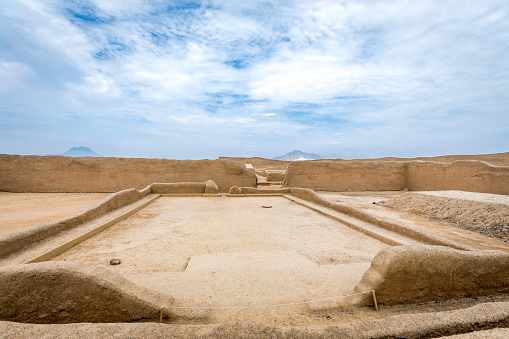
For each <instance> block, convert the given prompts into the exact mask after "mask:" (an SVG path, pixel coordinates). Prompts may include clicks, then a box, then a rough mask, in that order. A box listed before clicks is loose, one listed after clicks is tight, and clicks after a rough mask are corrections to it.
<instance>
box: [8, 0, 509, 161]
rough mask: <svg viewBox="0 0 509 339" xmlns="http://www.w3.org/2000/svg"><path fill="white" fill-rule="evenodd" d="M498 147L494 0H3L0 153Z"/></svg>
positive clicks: (506, 84)
mask: <svg viewBox="0 0 509 339" xmlns="http://www.w3.org/2000/svg"><path fill="white" fill-rule="evenodd" d="M81 145H83V146H89V147H90V148H92V149H93V150H94V151H96V152H97V153H100V154H103V155H106V156H124V157H158V158H173V159H202V158H212V159H213V158H217V157H218V156H261V157H268V158H272V157H274V156H277V155H281V154H284V153H287V152H289V151H292V150H294V149H300V150H302V151H307V152H312V153H318V154H320V155H322V156H324V157H345V158H352V157H382V156H401V157H413V156H433V155H442V154H478V153H497V152H507V151H509V147H508V146H509V2H507V1H505V0H503V1H495V0H485V1H477V0H476V1H474V0H461V1H459V0H458V1H456V0H449V1H438V0H427V1H404V0H388V1H376V2H375V1H362V0H358V1H349V0H346V1H245V2H242V1H230V0H223V1H162V0H159V1H155V0H154V1H148V0H132V1H123V0H109V1H106V0H101V1H100V0H86V1H85V0H79V1H58V0H45V1H38V0H10V1H2V2H1V3H0V153H12V154H60V153H63V152H64V151H66V150H67V149H69V148H70V147H72V146H81Z"/></svg>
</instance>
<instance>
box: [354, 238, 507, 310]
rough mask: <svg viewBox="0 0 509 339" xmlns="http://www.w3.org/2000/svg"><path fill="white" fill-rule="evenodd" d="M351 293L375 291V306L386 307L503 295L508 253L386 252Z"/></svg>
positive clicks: (407, 249) (408, 248)
mask: <svg viewBox="0 0 509 339" xmlns="http://www.w3.org/2000/svg"><path fill="white" fill-rule="evenodd" d="M355 290H356V291H357V292H361V291H369V290H375V291H376V297H377V301H378V302H379V303H381V304H385V305H397V304H407V303H419V302H425V301H432V300H446V299H452V298H461V297H467V296H481V295H490V294H500V293H507V292H509V254H508V253H505V252H502V251H487V250H477V251H461V250H456V249H452V248H448V247H442V246H416V245H412V246H396V247H390V248H386V249H383V250H381V251H380V252H378V254H377V255H376V256H375V257H374V258H373V260H372V261H371V267H370V268H369V269H368V270H367V271H366V273H364V276H363V277H362V279H361V281H360V282H359V284H358V285H357V286H356V287H355Z"/></svg>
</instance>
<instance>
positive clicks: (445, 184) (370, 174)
mask: <svg viewBox="0 0 509 339" xmlns="http://www.w3.org/2000/svg"><path fill="white" fill-rule="evenodd" d="M286 186H287V187H302V188H311V189H313V190H318V191H320V190H324V191H325V190H328V191H337V192H344V191H398V190H404V189H405V188H407V189H408V190H410V191H437V190H461V191H467V192H480V193H493V194H509V167H507V166H505V167H504V166H493V165H490V164H488V163H485V162H482V161H476V160H460V161H454V162H449V163H447V162H431V161H428V162H427V161H410V162H403V161H399V162H396V161H294V162H292V163H291V164H290V166H289V168H288V173H287V175H286Z"/></svg>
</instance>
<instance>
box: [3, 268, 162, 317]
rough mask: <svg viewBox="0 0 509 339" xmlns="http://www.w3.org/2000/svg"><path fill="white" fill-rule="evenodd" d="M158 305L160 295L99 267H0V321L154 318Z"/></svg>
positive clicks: (156, 314) (157, 314)
mask: <svg viewBox="0 0 509 339" xmlns="http://www.w3.org/2000/svg"><path fill="white" fill-rule="evenodd" d="M165 302H166V303H167V302H168V301H165ZM161 304H164V303H163V301H162V300H161V299H160V297H158V296H155V295H153V294H151V293H150V292H149V291H148V290H145V289H144V288H141V287H140V286H138V285H135V284H134V283H132V282H130V281H129V280H127V279H125V278H124V277H122V276H121V275H119V274H118V273H116V272H113V271H112V270H109V269H106V268H102V267H95V266H94V267H91V266H87V265H83V264H82V263H78V262H52V261H49V262H43V263H37V264H25V265H15V266H6V267H3V268H0V320H3V321H16V322H32V323H70V322H126V321H132V320H138V319H153V320H156V319H158V318H159V307H158V306H160V305H161Z"/></svg>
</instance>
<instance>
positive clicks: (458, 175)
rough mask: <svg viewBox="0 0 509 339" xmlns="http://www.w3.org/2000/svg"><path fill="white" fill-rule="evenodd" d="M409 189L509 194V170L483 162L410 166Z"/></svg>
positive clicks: (413, 164) (409, 164) (415, 162)
mask: <svg viewBox="0 0 509 339" xmlns="http://www.w3.org/2000/svg"><path fill="white" fill-rule="evenodd" d="M407 186H408V189H409V190H410V191H437V190H460V191H467V192H480V193H493V194H509V167H507V166H505V167H504V166H493V165H490V164H488V163H485V162H482V161H475V160H470V161H469V160H462V161H453V162H424V161H412V162H409V163H408V174H407Z"/></svg>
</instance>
